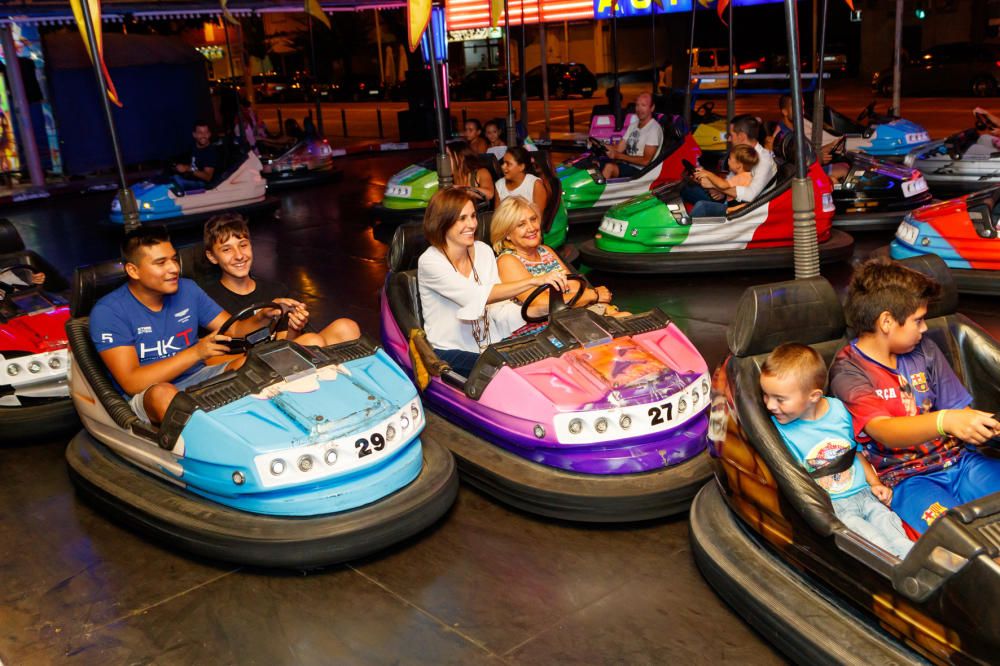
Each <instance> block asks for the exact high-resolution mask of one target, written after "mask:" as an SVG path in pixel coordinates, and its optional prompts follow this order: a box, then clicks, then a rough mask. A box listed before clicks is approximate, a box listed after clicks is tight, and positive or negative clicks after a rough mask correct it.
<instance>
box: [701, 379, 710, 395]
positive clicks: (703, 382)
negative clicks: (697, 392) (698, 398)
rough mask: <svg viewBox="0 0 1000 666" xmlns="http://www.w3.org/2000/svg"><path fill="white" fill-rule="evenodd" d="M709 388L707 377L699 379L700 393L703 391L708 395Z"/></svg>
mask: <svg viewBox="0 0 1000 666" xmlns="http://www.w3.org/2000/svg"><path fill="white" fill-rule="evenodd" d="M710 388H711V387H710V386H709V385H708V380H707V379H703V380H701V392H702V393H704V394H705V395H708V391H709V389H710Z"/></svg>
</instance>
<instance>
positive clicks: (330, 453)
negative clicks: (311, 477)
mask: <svg viewBox="0 0 1000 666" xmlns="http://www.w3.org/2000/svg"><path fill="white" fill-rule="evenodd" d="M323 460H325V461H326V464H327V465H332V464H333V463H335V462H337V450H336V449H327V450H326V453H324V454H323Z"/></svg>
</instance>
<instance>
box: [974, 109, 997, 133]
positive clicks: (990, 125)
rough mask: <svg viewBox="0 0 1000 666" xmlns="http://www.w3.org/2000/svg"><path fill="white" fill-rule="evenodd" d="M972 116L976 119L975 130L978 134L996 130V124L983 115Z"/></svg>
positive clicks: (975, 114)
mask: <svg viewBox="0 0 1000 666" xmlns="http://www.w3.org/2000/svg"><path fill="white" fill-rule="evenodd" d="M973 115H974V116H975V117H976V129H977V130H979V131H980V132H992V131H993V130H995V129H997V126H996V124H994V122H993V121H992V120H990V117H989V116H987V115H986V114H985V113H976V112H973Z"/></svg>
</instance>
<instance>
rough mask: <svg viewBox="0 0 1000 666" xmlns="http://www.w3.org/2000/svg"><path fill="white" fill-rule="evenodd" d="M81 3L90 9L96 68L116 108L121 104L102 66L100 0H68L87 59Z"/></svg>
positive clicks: (104, 67)
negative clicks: (94, 40) (84, 3)
mask: <svg viewBox="0 0 1000 666" xmlns="http://www.w3.org/2000/svg"><path fill="white" fill-rule="evenodd" d="M81 2H86V3H87V8H88V9H90V20H91V21H93V23H94V39H96V40H97V60H98V61H99V62H98V66H99V67H100V68H101V74H102V75H103V76H104V81H105V83H106V84H107V86H108V99H110V100H111V101H112V102H113V103H114V104H115V105H116V106H119V107H120V106H121V105H122V103H121V102H120V101H119V100H118V91H117V90H115V84H114V83H113V82H112V81H111V74H109V73H108V66H107V65H106V64H104V37H103V34H102V33H101V0H69V4H70V7H72V8H73V18H74V19H76V26H77V27H78V28H80V35H81V36H82V37H83V46H84V48H86V49H87V57H90V58H91V62H93V58H92V57H91V55H90V54H91V51H90V40H88V39H87V26H86V24H85V23H84V20H83V5H82V4H80V3H81Z"/></svg>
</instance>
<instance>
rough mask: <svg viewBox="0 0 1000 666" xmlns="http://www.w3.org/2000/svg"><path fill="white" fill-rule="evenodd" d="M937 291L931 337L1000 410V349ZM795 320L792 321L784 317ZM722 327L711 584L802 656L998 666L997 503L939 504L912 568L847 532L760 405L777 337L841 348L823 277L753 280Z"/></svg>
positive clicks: (700, 531) (700, 550)
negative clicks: (724, 353) (724, 342)
mask: <svg viewBox="0 0 1000 666" xmlns="http://www.w3.org/2000/svg"><path fill="white" fill-rule="evenodd" d="M918 261H919V262H921V263H919V264H912V265H911V267H913V268H917V269H919V270H924V271H926V272H929V273H931V274H933V275H934V276H935V277H937V278H938V279H939V281H941V282H942V285H943V286H944V287H945V288H944V293H943V294H942V297H941V299H940V300H939V301H936V302H934V303H932V304H930V307H929V309H930V311H929V312H928V318H927V324H928V328H929V330H928V332H927V333H926V334H925V335H929V336H931V337H932V338H933V339H935V341H937V343H938V345H939V346H940V348H941V349H942V350H945V353H946V354H947V355H948V356H949V361H950V362H951V365H952V367H953V368H955V369H956V371H958V372H959V373H960V377H961V378H962V380H963V381H964V383H965V384H966V385H967V387H968V388H969V390H970V391H971V392H972V394H973V395H974V396H975V405H976V407H977V408H979V409H986V410H990V411H995V410H996V409H997V408H998V407H1000V401H998V398H1000V396H998V395H997V392H996V387H997V386H998V385H1000V370H998V368H1000V365H998V364H997V358H1000V346H998V345H997V343H996V341H995V340H993V339H991V338H989V336H987V335H986V334H985V333H983V331H982V329H980V328H979V327H977V326H975V325H974V324H972V323H971V322H969V320H967V319H965V318H964V317H962V316H961V315H956V314H953V312H954V308H955V306H956V304H957V296H956V294H955V291H954V285H953V284H952V283H950V280H949V277H948V274H947V271H945V270H944V266H943V265H941V264H940V262H936V264H935V263H933V262H931V261H928V260H926V259H923V260H918ZM788 313H794V314H795V316H794V317H789V316H788ZM734 321H735V322H736V323H735V324H734V325H733V327H732V328H731V330H730V331H729V336H728V339H729V346H730V352H731V355H730V356H729V358H728V359H726V360H725V361H724V362H723V364H722V366H721V367H720V368H719V369H718V370H717V371H716V374H715V376H714V378H713V388H712V417H711V426H710V433H711V434H710V440H711V443H710V445H709V446H710V449H711V454H712V466H713V468H714V471H715V476H716V482H717V483H715V484H712V485H710V486H706V487H705V488H704V490H703V491H702V492H701V493H700V494H699V496H698V497H697V498H696V499H695V502H694V504H693V506H692V508H691V541H692V549H693V551H694V556H695V561H696V562H697V564H698V566H699V568H700V569H701V571H702V573H703V574H704V575H705V577H706V579H707V580H708V582H709V583H710V584H711V585H712V587H714V588H715V590H716V592H718V593H719V594H720V595H721V596H722V597H723V598H724V599H725V600H726V601H728V602H729V603H730V604H731V605H732V606H733V607H734V608H735V609H736V610H737V611H738V612H739V613H740V614H741V615H743V617H744V618H746V619H747V620H748V621H749V622H750V623H751V624H752V625H753V626H754V627H756V628H757V629H758V630H759V631H760V632H761V633H762V634H763V635H765V636H767V637H768V638H769V639H770V640H772V641H773V642H774V643H775V644H776V645H777V647H779V648H780V649H781V650H783V651H784V652H785V653H786V654H787V655H788V656H789V657H790V658H791V659H792V661H794V662H797V663H867V664H874V663H895V664H925V663H927V661H930V662H933V663H941V664H987V663H995V661H996V656H997V654H1000V605H998V604H997V603H996V599H997V598H1000V566H998V565H997V558H998V556H1000V542H998V540H997V537H996V534H997V527H998V526H1000V496H998V495H992V496H989V497H985V498H982V499H980V500H977V501H975V502H971V503H969V504H965V505H963V506H959V507H955V508H953V509H950V510H948V511H947V512H946V513H944V514H943V515H942V516H941V517H939V518H938V519H937V520H936V521H935V522H934V523H933V524H932V525H931V527H930V528H929V529H928V530H927V531H926V532H925V533H924V534H923V535H922V536H921V537H920V539H919V540H918V541H917V542H916V543H915V544H914V545H913V549H912V550H911V551H910V552H909V553H908V554H907V556H906V558H905V559H902V560H900V559H898V558H896V557H895V556H893V555H891V554H889V553H887V552H885V551H883V550H881V549H880V548H878V547H877V546H875V545H874V544H872V543H870V542H868V541H867V540H866V539H864V538H863V537H861V536H860V535H859V534H857V533H855V532H852V531H851V530H849V529H848V528H847V526H846V525H844V524H843V523H842V522H841V521H840V520H839V519H838V518H837V516H836V514H835V513H834V511H833V507H832V504H831V502H830V497H829V495H828V493H827V492H826V491H825V490H823V489H822V488H821V487H820V486H819V485H818V484H817V483H816V482H815V481H814V480H813V479H812V477H810V476H809V474H808V473H807V472H806V471H805V469H803V468H802V467H801V466H800V465H799V464H798V463H797V462H796V461H795V460H794V459H793V458H792V457H791V455H790V454H789V452H788V450H787V448H786V447H785V445H784V442H783V440H782V439H781V436H780V435H779V433H778V432H777V430H776V429H775V428H774V426H773V425H772V423H771V420H770V417H769V414H768V413H767V411H766V410H765V409H764V406H763V403H762V400H761V398H760V389H759V385H758V381H759V373H760V364H761V363H762V362H763V359H764V357H765V356H766V355H767V353H768V352H769V351H770V350H771V348H772V347H773V346H774V344H775V342H776V341H780V340H797V341H800V342H803V343H807V344H810V345H811V346H812V347H813V348H814V349H816V350H817V351H818V352H819V353H820V354H821V355H822V356H823V357H824V359H826V361H827V362H829V361H830V360H832V358H833V356H834V355H835V354H836V352H837V351H838V350H839V349H840V348H841V347H842V346H843V345H844V344H846V342H847V337H846V330H845V329H846V326H845V323H844V317H843V312H842V310H841V306H840V302H839V300H838V298H837V295H836V293H835V292H834V290H833V288H832V287H831V286H830V284H829V283H828V282H826V281H825V280H823V279H822V278H810V279H808V280H798V281H793V282H783V283H778V284H772V285H763V286H759V287H752V288H750V289H748V290H747V292H745V293H744V295H743V298H742V299H741V300H740V302H739V304H738V306H737V316H736V318H735V319H734Z"/></svg>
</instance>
